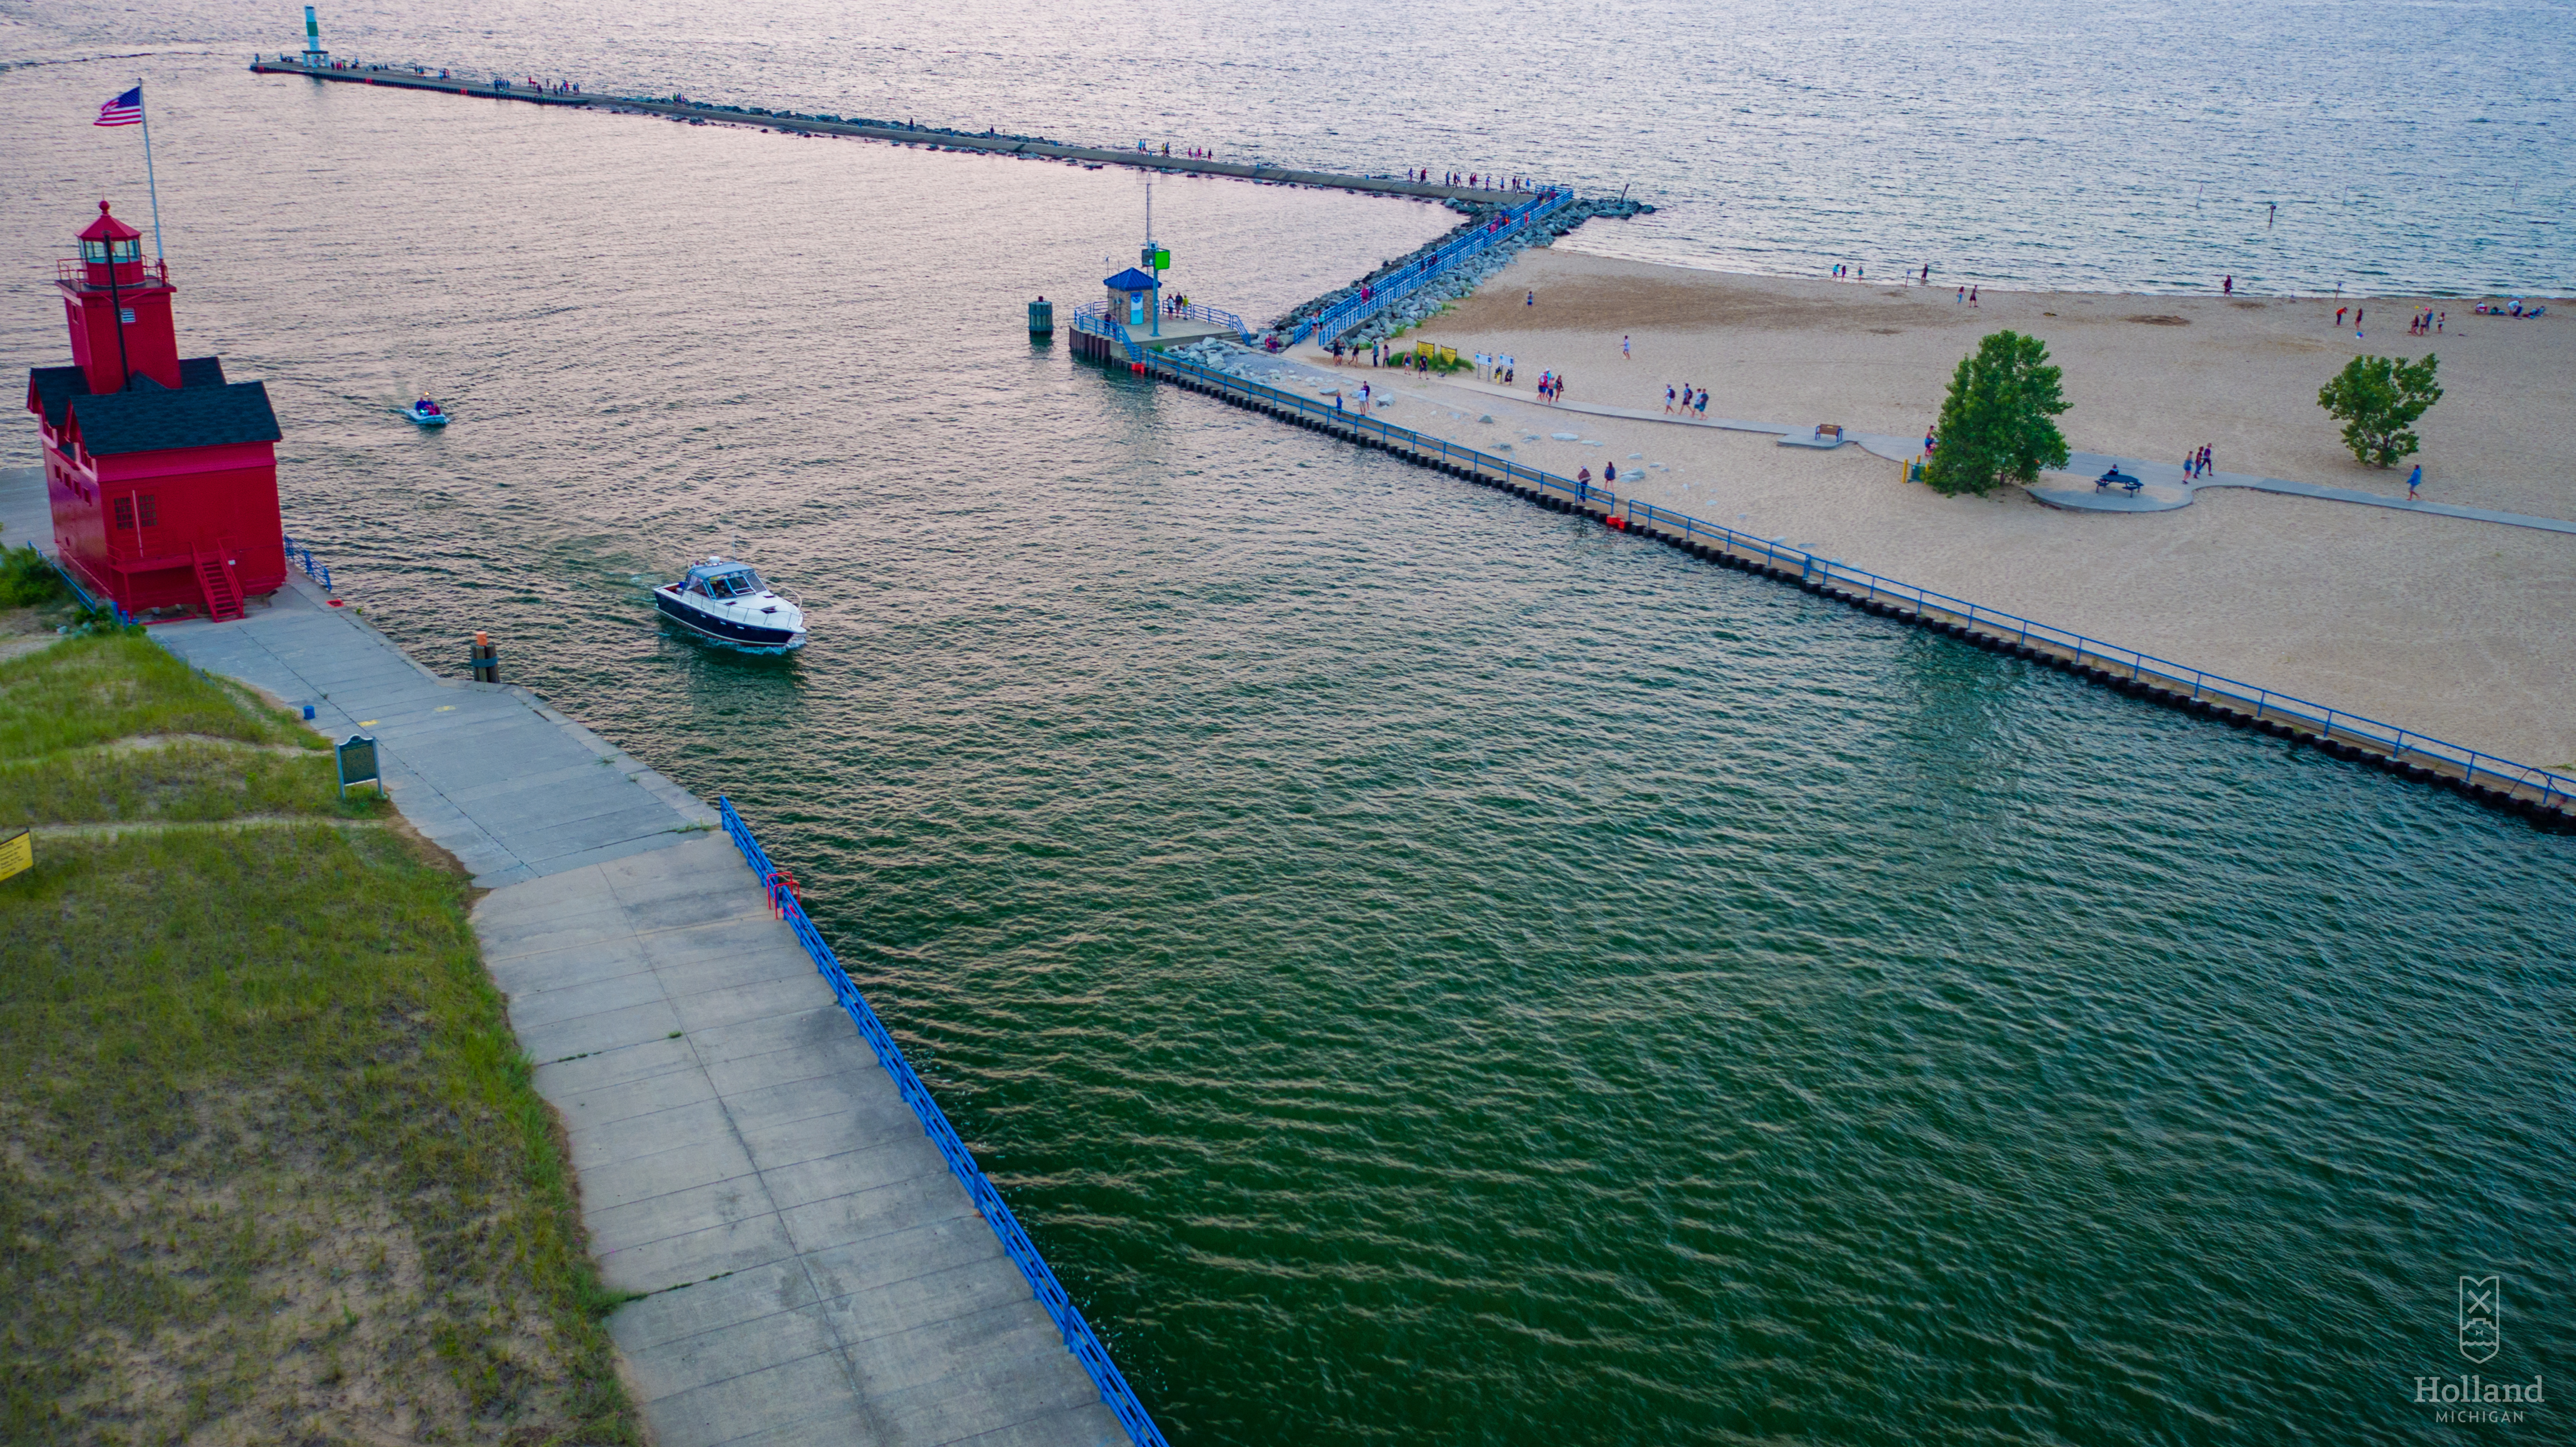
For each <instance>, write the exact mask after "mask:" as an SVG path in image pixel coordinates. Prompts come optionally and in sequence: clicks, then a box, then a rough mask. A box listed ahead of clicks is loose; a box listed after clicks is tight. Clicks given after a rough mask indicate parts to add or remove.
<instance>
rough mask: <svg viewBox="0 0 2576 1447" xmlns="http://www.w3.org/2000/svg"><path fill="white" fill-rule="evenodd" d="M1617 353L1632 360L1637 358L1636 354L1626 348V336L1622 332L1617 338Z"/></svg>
mask: <svg viewBox="0 0 2576 1447" xmlns="http://www.w3.org/2000/svg"><path fill="white" fill-rule="evenodd" d="M1619 355H1620V356H1622V357H1626V358H1627V359H1628V360H1629V361H1632V362H1633V361H1635V360H1637V358H1636V355H1635V354H1634V353H1632V352H1630V351H1629V350H1628V338H1627V336H1626V335H1625V334H1624V333H1623V334H1622V335H1621V336H1620V338H1619Z"/></svg>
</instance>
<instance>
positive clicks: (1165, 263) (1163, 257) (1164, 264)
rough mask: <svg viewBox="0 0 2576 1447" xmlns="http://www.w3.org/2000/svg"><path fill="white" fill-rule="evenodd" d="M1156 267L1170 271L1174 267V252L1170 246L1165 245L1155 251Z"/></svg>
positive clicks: (1158, 269) (1156, 268) (1159, 269)
mask: <svg viewBox="0 0 2576 1447" xmlns="http://www.w3.org/2000/svg"><path fill="white" fill-rule="evenodd" d="M1154 269H1155V270H1156V271H1169V270H1171V269H1172V252H1171V248H1170V247H1163V248H1160V249H1158V250H1156V251H1155V253H1154Z"/></svg>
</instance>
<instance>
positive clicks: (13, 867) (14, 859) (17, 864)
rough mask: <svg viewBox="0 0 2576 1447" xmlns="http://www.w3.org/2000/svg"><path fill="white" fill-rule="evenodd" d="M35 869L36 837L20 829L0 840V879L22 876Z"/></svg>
mask: <svg viewBox="0 0 2576 1447" xmlns="http://www.w3.org/2000/svg"><path fill="white" fill-rule="evenodd" d="M35 867H36V836H35V835H33V834H31V833H29V832H28V831H26V830H24V829H21V830H19V831H18V832H17V833H15V834H12V835H10V836H9V837H8V838H6V839H0V879H7V878H8V877H9V876H10V875H13V874H24V873H26V872H27V871H28V870H30V869H33V868H35Z"/></svg>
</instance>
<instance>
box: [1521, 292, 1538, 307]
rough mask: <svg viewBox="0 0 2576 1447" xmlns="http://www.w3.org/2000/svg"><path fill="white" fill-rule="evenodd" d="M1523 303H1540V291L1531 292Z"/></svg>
mask: <svg viewBox="0 0 2576 1447" xmlns="http://www.w3.org/2000/svg"><path fill="white" fill-rule="evenodd" d="M1521 305H1523V306H1536V305H1538V293H1537V292H1531V293H1530V294H1529V296H1528V297H1527V298H1526V299H1524V300H1523V301H1522V302H1521Z"/></svg>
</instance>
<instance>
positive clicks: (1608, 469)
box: [1601, 462, 1619, 487]
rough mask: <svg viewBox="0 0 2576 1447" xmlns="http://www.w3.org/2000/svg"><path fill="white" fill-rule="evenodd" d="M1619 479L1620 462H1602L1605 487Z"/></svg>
mask: <svg viewBox="0 0 2576 1447" xmlns="http://www.w3.org/2000/svg"><path fill="white" fill-rule="evenodd" d="M1618 480H1619V464H1617V463H1615V462H1605V463H1603V464H1601V485H1602V486H1603V487H1608V486H1610V485H1611V484H1612V483H1614V482H1617V481H1618Z"/></svg>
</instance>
